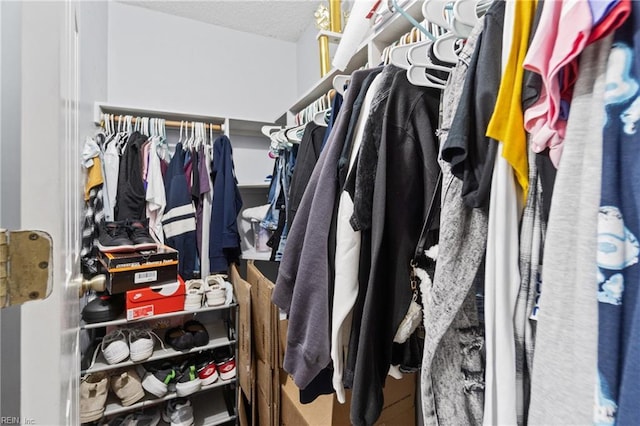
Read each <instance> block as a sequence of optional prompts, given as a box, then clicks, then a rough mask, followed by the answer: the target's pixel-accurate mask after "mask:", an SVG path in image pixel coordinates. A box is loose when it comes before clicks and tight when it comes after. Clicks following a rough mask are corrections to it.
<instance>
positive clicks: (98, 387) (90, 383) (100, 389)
mask: <svg viewBox="0 0 640 426" xmlns="http://www.w3.org/2000/svg"><path fill="white" fill-rule="evenodd" d="M108 392H109V377H108V376H107V374H106V373H105V372H103V371H101V372H99V373H93V374H89V375H87V376H85V377H83V378H82V381H81V382H80V423H89V422H95V421H98V420H99V419H100V418H101V417H102V414H103V413H104V404H105V403H106V402H107V394H108Z"/></svg>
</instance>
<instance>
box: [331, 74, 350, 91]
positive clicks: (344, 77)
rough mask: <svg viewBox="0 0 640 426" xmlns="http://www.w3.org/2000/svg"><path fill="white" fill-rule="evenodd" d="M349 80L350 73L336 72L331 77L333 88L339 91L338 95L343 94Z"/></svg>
mask: <svg viewBox="0 0 640 426" xmlns="http://www.w3.org/2000/svg"><path fill="white" fill-rule="evenodd" d="M350 81H351V75H349V74H338V75H336V76H335V77H333V88H334V89H335V91H336V92H338V93H340V95H342V96H344V91H345V86H346V85H347V84H349V82H350Z"/></svg>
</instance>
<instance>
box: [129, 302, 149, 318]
mask: <svg viewBox="0 0 640 426" xmlns="http://www.w3.org/2000/svg"><path fill="white" fill-rule="evenodd" d="M151 316H153V305H146V306H140V307H139V308H133V309H127V321H132V320H134V319H138V318H145V317H151Z"/></svg>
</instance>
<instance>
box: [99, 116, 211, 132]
mask: <svg viewBox="0 0 640 426" xmlns="http://www.w3.org/2000/svg"><path fill="white" fill-rule="evenodd" d="M122 117H124V116H122ZM138 119H141V117H133V119H132V120H131V124H136V122H137V121H138ZM113 121H114V123H115V124H116V126H117V125H118V120H117V119H114V120H113ZM196 122H197V121H196ZM185 123H186V124H187V127H189V128H190V127H191V123H192V121H186V120H185V121H184V122H182V125H183V126H184V125H185ZM180 124H181V122H180V121H176V120H165V122H164V126H165V127H172V128H176V129H179V128H180ZM100 127H102V128H103V129H104V120H100ZM204 128H205V130H209V129H210V128H212V129H213V130H215V131H217V132H222V131H223V125H222V124H208V123H205V125H204Z"/></svg>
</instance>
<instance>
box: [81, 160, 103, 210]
mask: <svg viewBox="0 0 640 426" xmlns="http://www.w3.org/2000/svg"><path fill="white" fill-rule="evenodd" d="M92 160H93V165H92V166H91V167H89V169H88V170H87V183H86V184H85V186H84V200H85V201H89V191H90V190H91V188H93V187H94V186H98V185H101V184H102V183H104V178H103V177H102V164H101V162H100V157H98V156H96V157H93V159H92Z"/></svg>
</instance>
